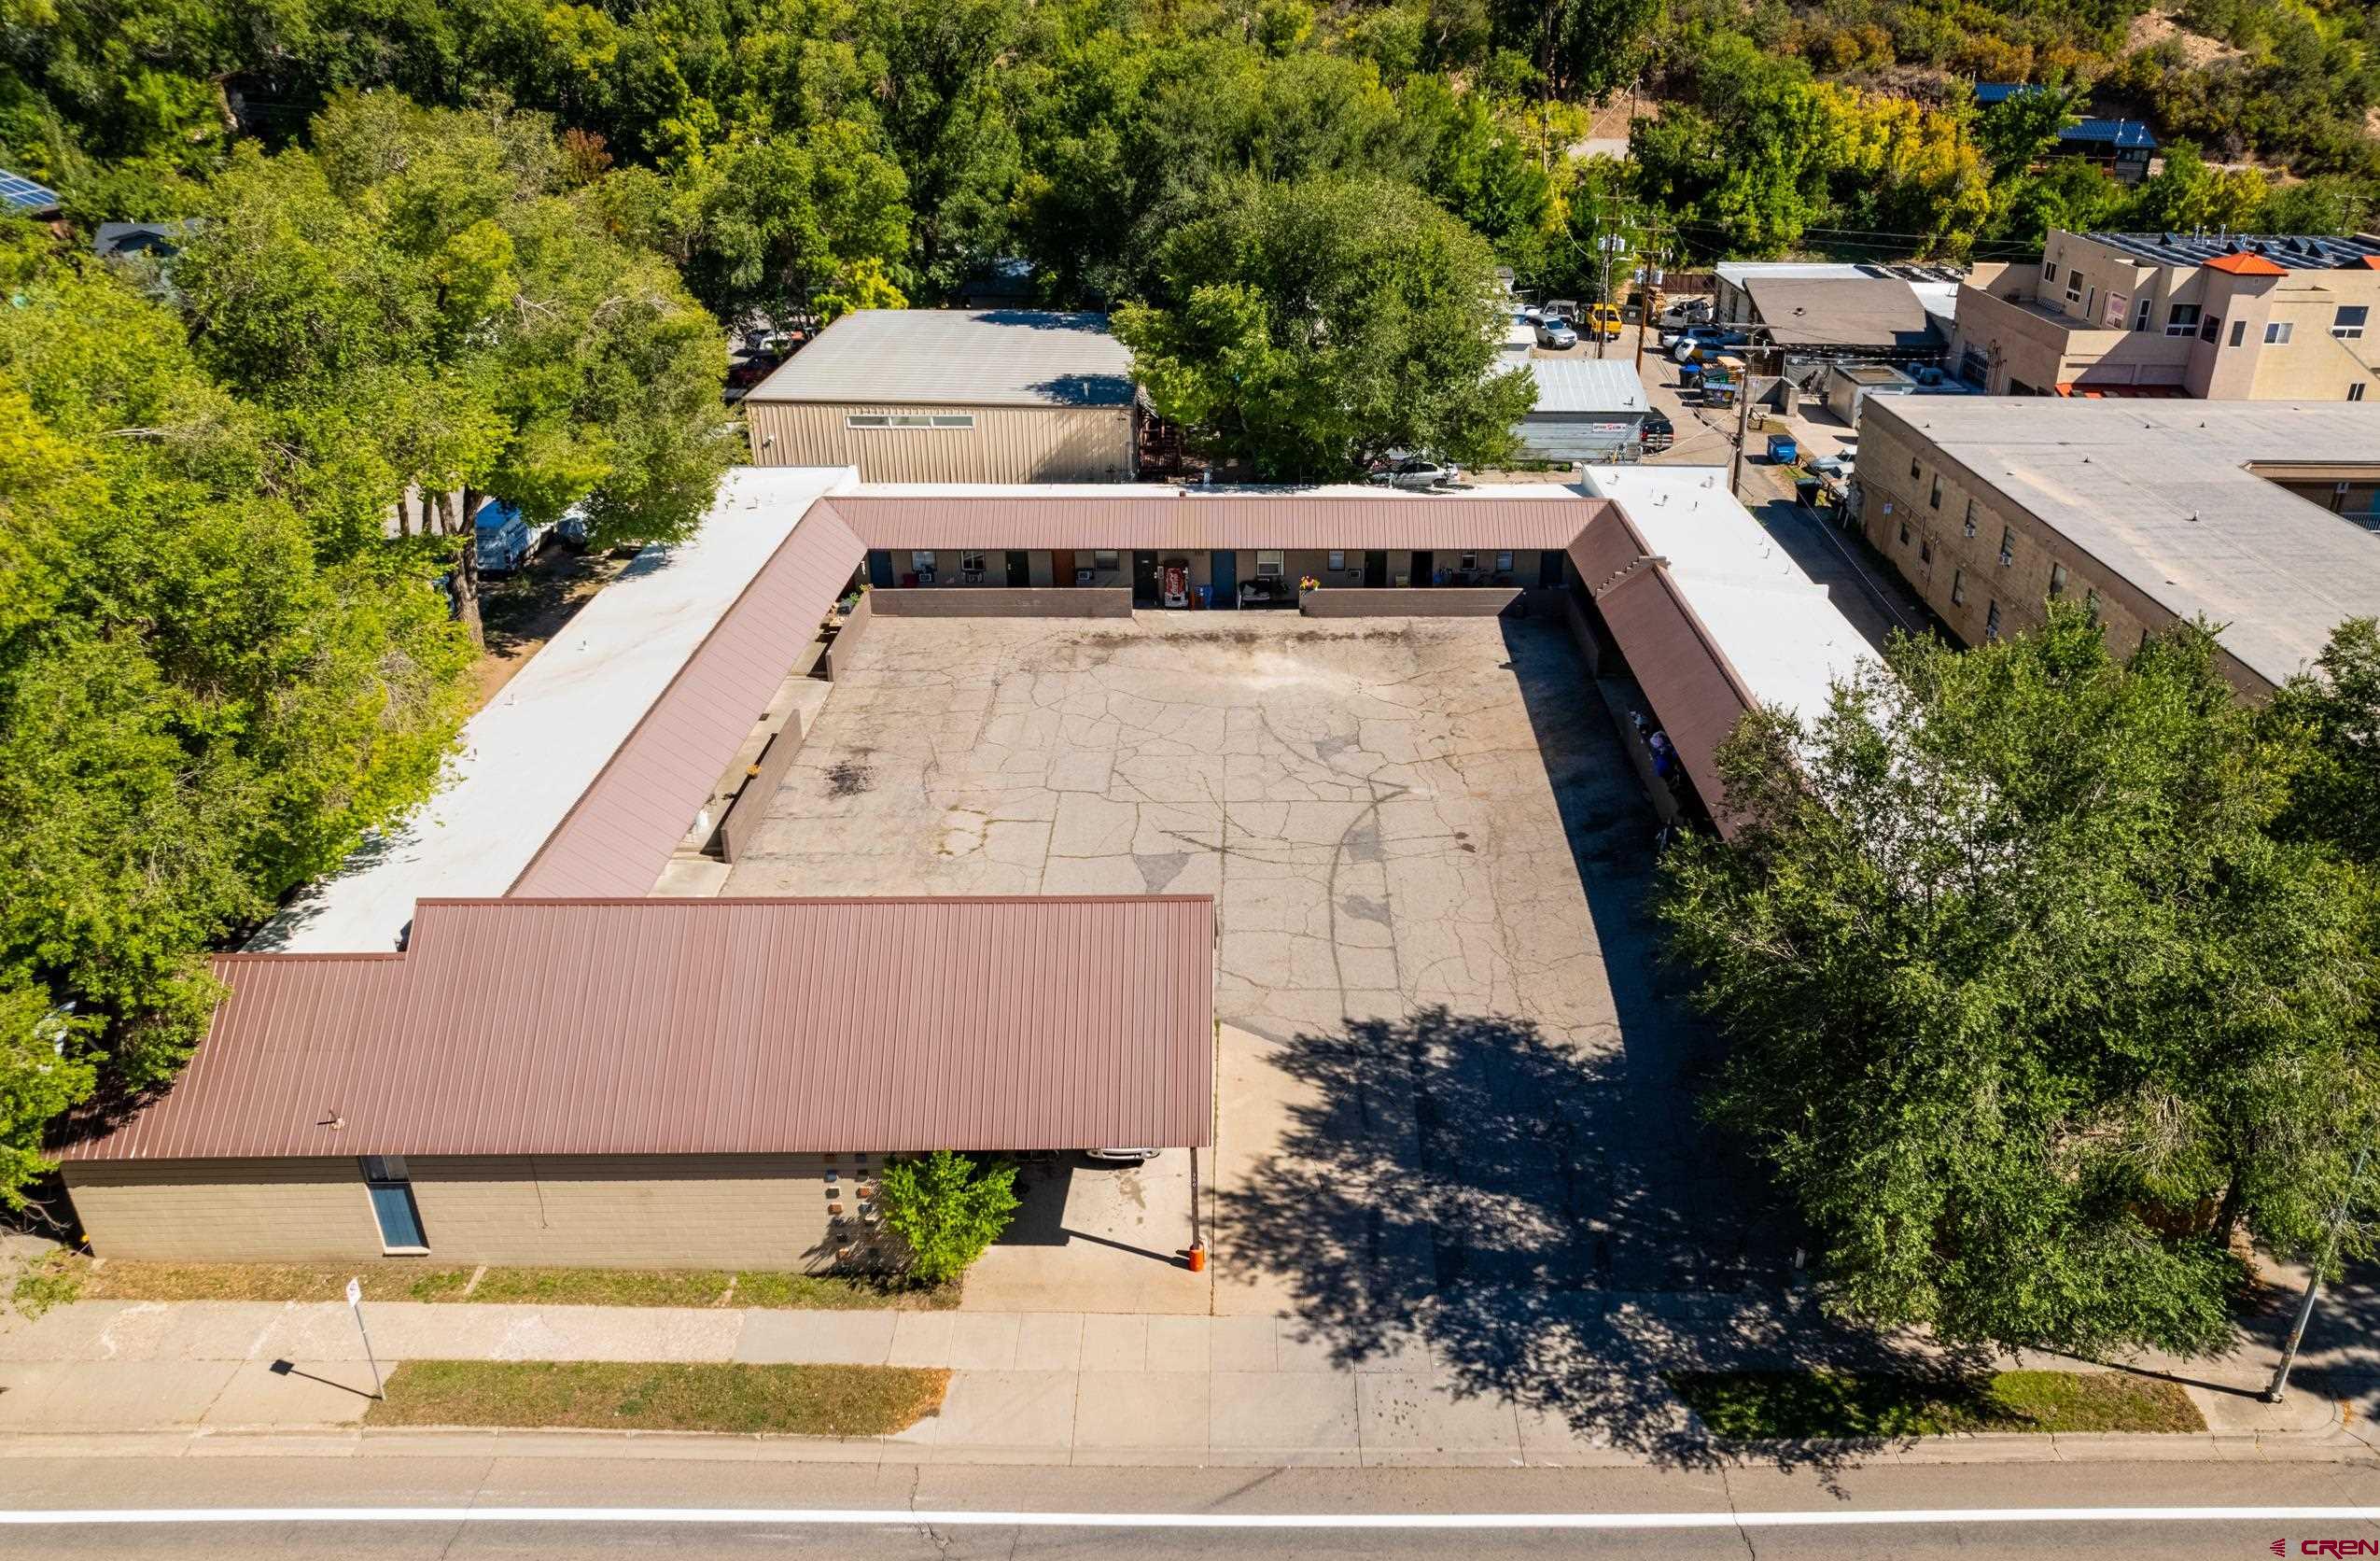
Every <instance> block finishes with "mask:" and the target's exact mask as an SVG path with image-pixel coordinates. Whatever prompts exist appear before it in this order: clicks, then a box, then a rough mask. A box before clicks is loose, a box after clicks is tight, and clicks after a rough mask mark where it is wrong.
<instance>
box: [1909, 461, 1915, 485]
mask: <svg viewBox="0 0 2380 1561" xmlns="http://www.w3.org/2000/svg"><path fill="white" fill-rule="evenodd" d="M1909 480H1910V481H1911V482H1912V483H1913V482H1915V481H1917V457H1915V456H1911V457H1909Z"/></svg>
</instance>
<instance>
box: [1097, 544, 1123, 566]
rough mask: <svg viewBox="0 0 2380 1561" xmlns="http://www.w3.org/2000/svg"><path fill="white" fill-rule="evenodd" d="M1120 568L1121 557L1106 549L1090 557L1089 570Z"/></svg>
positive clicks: (1101, 549)
mask: <svg viewBox="0 0 2380 1561" xmlns="http://www.w3.org/2000/svg"><path fill="white" fill-rule="evenodd" d="M1120 567H1121V555H1118V554H1116V553H1113V552H1112V551H1110V550H1109V549H1107V548H1100V549H1099V550H1098V551H1096V552H1094V553H1093V554H1092V555H1091V568H1093V569H1095V570H1113V569H1117V568H1120Z"/></svg>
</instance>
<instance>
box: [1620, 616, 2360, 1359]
mask: <svg viewBox="0 0 2380 1561" xmlns="http://www.w3.org/2000/svg"><path fill="white" fill-rule="evenodd" d="M2301 697H2302V698H2305V699H2311V698H2313V695H2312V694H2311V693H2310V692H2308V693H2306V694H2303V695H2302V696H2301ZM2365 730H2366V732H2367V734H2368V730H2369V729H2368V728H2365ZM2308 737H2309V727H2308V725H2307V724H2306V722H2305V721H2304V720H2303V719H2302V718H2301V717H2300V716H2299V715H2298V714H2296V713H2294V712H2292V711H2291V710H2288V709H2282V710H2275V711H2274V712H2270V713H2266V714H2259V713H2258V712H2255V711H2252V710H2248V709H2247V708H2246V707H2244V706H2243V705H2242V704H2241V703H2240V702H2239V701H2238V700H2237V698H2236V697H2235V696H2234V695H2233V692H2232V691H2231V689H2230V688H2229V686H2228V685H2227V684H2226V683H2225V682H2224V680H2223V677H2222V675H2221V673H2220V670H2219V668H2218V667H2217V665H2216V663H2215V659H2214V654H2213V650H2212V641H2211V637H2210V636H2209V635H2208V634H2207V633H2205V631H2202V630H2200V629H2196V628H2189V627H2184V628H2180V629H2177V630H2176V631H2174V632H2172V633H2169V634H2165V635H2163V636H2155V637H2151V638H2150V639H2149V640H2147V641H2146V642H2145V643H2144V644H2143V646H2142V647H2141V649H2140V651H2139V653H2138V654H2136V655H2135V657H2134V659H2133V660H2132V661H2131V662H2130V663H2129V664H2120V663H2118V662H2116V661H2115V660H2113V659H2112V658H2111V657H2110V656H2109V655H2108V654H2107V647H2106V644H2105V642H2104V640H2103V638H2102V635H2101V632H2100V629H2099V627H2098V626H2097V625H2096V624H2095V623H2094V622H2093V621H2092V620H2091V619H2090V618H2089V617H2088V616H2087V615H2086V614H2085V613H2084V612H2081V611H2079V610H2078V609H2073V608H2066V607H2060V608H2057V609H2055V610H2054V611H2053V612H2052V613H2051V621H2050V624H2049V626H2048V627H2047V629H2046V630H2045V631H2044V632H2043V633H2041V634H2039V635H2037V636H2030V637H2023V638H2018V639H2015V640H2005V641H2002V642H1999V643H1996V644H1993V645H1987V646H1983V647H1980V648H1978V649H1976V650H1974V651H1970V652H1966V653H1959V652H1954V651H1952V650H1949V649H1947V648H1945V647H1942V646H1940V645H1939V644H1936V643H1932V642H1925V643H1919V642H1916V641H1905V642H1903V643H1902V644H1901V645H1900V646H1899V648H1898V650H1897V654H1896V655H1895V657H1894V665H1893V668H1892V669H1891V670H1889V671H1887V670H1883V669H1878V670H1876V671H1874V672H1873V673H1872V674H1871V675H1869V676H1867V677H1864V678H1862V679H1860V680H1858V681H1856V682H1854V683H1853V684H1851V685H1850V686H1847V687H1844V688H1841V689H1840V690H1839V691H1838V692H1837V694H1836V696H1835V697H1834V699H1833V701H1832V703H1831V705H1830V706H1829V708H1828V709H1827V710H1825V711H1824V712H1822V713H1821V714H1819V716H1818V717H1817V719H1816V720H1814V721H1813V723H1812V724H1810V725H1809V726H1808V727H1807V728H1802V727H1799V726H1798V725H1797V724H1796V723H1795V722H1794V721H1793V720H1792V719H1791V718H1789V717H1785V716H1781V715H1776V714H1771V715H1767V716H1763V717H1755V718H1751V719H1749V720H1747V723H1746V725H1745V729H1744V730H1743V732H1741V733H1740V734H1739V735H1738V736H1737V738H1735V740H1734V741H1733V742H1732V743H1731V744H1730V745H1729V748H1728V749H1727V750H1726V751H1725V752H1724V754H1723V761H1722V763H1723V768H1724V771H1725V774H1726V780H1727V786H1728V796H1729V802H1730V805H1731V806H1733V807H1734V808H1736V809H1740V810H1741V811H1742V813H1743V815H1744V816H1745V818H1746V821H1747V822H1746V826H1745V828H1744V830H1743V833H1742V835H1741V836H1740V837H1739V838H1738V839H1737V840H1736V841H1735V842H1733V843H1732V844H1728V843H1723V842H1720V841H1718V840H1716V839H1707V838H1704V839H1693V840H1689V841H1687V843H1686V845H1685V846H1684V847H1683V848H1682V849H1680V850H1678V851H1674V852H1673V853H1672V854H1671V855H1670V856H1669V857H1668V858H1667V859H1666V863H1665V867H1666V872H1665V878H1666V880H1667V893H1666V897H1665V900H1664V903H1663V910H1662V914H1663V916H1664V919H1665V920H1666V921H1667V923H1668V924H1669V926H1670V928H1671V929H1672V931H1673V935H1674V936H1675V939H1676V947H1677V949H1678V951H1679V953H1680V954H1681V955H1682V956H1683V957H1684V958H1685V959H1686V960H1687V962H1689V963H1690V964H1691V966H1692V967H1693V968H1694V970H1695V971H1696V972H1697V973H1698V975H1699V977H1700V978H1701V989H1700V990H1701V1001H1702V1002H1703V1003H1704V1004H1705V1005H1706V1006H1708V1007H1709V1009H1710V1010H1711V1011H1712V1012H1713V1013H1714V1014H1715V1015H1716V1016H1717V1017H1718V1019H1719V1020H1721V1022H1722V1023H1723V1024H1724V1025H1725V1027H1726V1029H1727V1031H1728V1033H1729V1035H1730V1036H1731V1037H1732V1039H1733V1042H1734V1048H1733V1052H1732V1055H1731V1058H1730V1060H1729V1064H1728V1067H1727V1070H1726V1074H1725V1077H1724V1079H1723V1081H1722V1082H1721V1084H1720V1085H1719V1086H1718V1088H1717V1090H1716V1091H1715V1095H1714V1097H1713V1102H1712V1104H1713V1107H1714V1110H1715V1116H1716V1117H1717V1118H1718V1119H1719V1120H1720V1121H1722V1122H1723V1123H1725V1124H1726V1125H1728V1126H1729V1127H1730V1128H1732V1129H1733V1130H1735V1131H1737V1132H1742V1133H1743V1135H1744V1137H1745V1139H1746V1141H1747V1142H1748V1143H1749V1144H1751V1145H1752V1146H1754V1147H1755V1148H1756V1149H1757V1151H1758V1152H1759V1153H1761V1154H1762V1155H1764V1156H1765V1157H1766V1158H1767V1159H1768V1160H1770V1161H1771V1163H1772V1164H1773V1165H1774V1166H1775V1167H1776V1169H1777V1172H1778V1174H1780V1176H1781V1177H1782V1178H1783V1179H1784V1181H1785V1185H1786V1186H1787V1187H1788V1188H1790V1189H1791V1190H1792V1192H1793V1193H1794V1194H1795V1195H1796V1196H1797V1198H1798V1199H1799V1202H1800V1204H1801V1206H1802V1208H1803V1209H1804V1211H1805V1212H1806V1213H1807V1214H1808V1216H1810V1218H1811V1220H1812V1221H1813V1225H1814V1226H1815V1227H1816V1228H1817V1230H1818V1231H1819V1232H1820V1233H1821V1235H1822V1237H1823V1239H1824V1240H1825V1242H1826V1244H1827V1251H1826V1268H1827V1280H1828V1283H1829V1284H1830V1286H1831V1287H1832V1288H1833V1292H1834V1294H1835V1296H1836V1297H1837V1299H1838V1301H1840V1303H1841V1304H1842V1305H1843V1306H1844V1307H1845V1308H1847V1309H1848V1310H1850V1311H1852V1312H1854V1313H1855V1314H1857V1315H1861V1316H1864V1317H1867V1318H1870V1319H1876V1320H1881V1321H1885V1322H1892V1323H1912V1324H1924V1325H1926V1326H1929V1327H1931V1328H1932V1329H1936V1330H1937V1331H1938V1332H1939V1334H1941V1335H1942V1336H1944V1337H1946V1338H1950V1339H1953V1340H1960V1341H1968V1342H1981V1343H1991V1344H1996V1345H2002V1346H2009V1347H2014V1346H2023V1345H2041V1344H2047V1345H2051V1346H2054V1347H2058V1348H2062V1349H2067V1350H2074V1351H2081V1352H2096V1351H2101V1350H2106V1349H2109V1348H2114V1347H2120V1346H2125V1345H2141V1344H2146V1345H2153V1346H2158V1347H2163V1348H2169V1349H2177V1350H2197V1349H2205V1348H2210V1347H2214V1346H2217V1345H2219V1344H2220V1343H2223V1342H2225V1341H2226V1340H2227V1339H2228V1338H2229V1336H2230V1328H2231V1322H2230V1309H2229V1308H2230V1302H2231V1300H2232V1297H2233V1288H2234V1287H2235V1285H2236V1283H2237V1281H2238V1278H2239V1268H2238V1264H2237V1262H2236V1260H2235V1259H2234V1258H2233V1251H2232V1246H2231V1241H2232V1238H2233V1233H2234V1231H2235V1230H2237V1231H2245V1232H2247V1233H2248V1234H2251V1235H2253V1236H2254V1237H2255V1238H2256V1239H2257V1240H2259V1241H2261V1242H2263V1243H2265V1244H2268V1245H2271V1246H2272V1247H2274V1248H2275V1249H2277V1250H2280V1251H2283V1252H2291V1253H2303V1252H2305V1251H2308V1250H2310V1249H2314V1248H2316V1247H2317V1246H2318V1245H2319V1239H2320V1235H2321V1232H2322V1230H2323V1227H2324V1224H2325V1219H2326V1216H2327V1214H2328V1212H2329V1210H2330V1209H2331V1207H2332V1206H2333V1204H2334V1202H2335V1201H2336V1200H2337V1198H2338V1197H2339V1196H2340V1195H2341V1193H2342V1191H2343V1188H2344V1186H2345V1180H2346V1177H2347V1172H2348V1164H2349V1162H2350V1160H2351V1158H2352V1150H2353V1146H2354V1145H2355V1144H2356V1143H2357V1142H2359V1141H2360V1139H2361V1138H2362V1137H2364V1136H2366V1135H2368V1134H2369V1133H2370V1132H2372V1131H2373V1127H2374V1124H2375V1121H2380V1117H2376V1116H2375V1107H2380V1074H2376V1073H2375V1062H2376V1061H2380V1059H2375V1054H2374V1048H2373V1034H2372V1033H2371V1030H2370V1028H2369V1022H2368V1018H2367V1009H2366V1006H2365V1005H2366V1002H2367V1000H2368V997H2369V995H2370V994H2369V990H2368V989H2369V985H2370V980H2371V976H2372V960H2373V948H2372V945H2371V943H2370V942H2369V940H2368V931H2369V922H2368V917H2367V914H2366V907H2367V903H2368V892H2367V888H2366V883H2365V880H2364V879H2362V878H2361V877H2360V876H2359V873H2358V871H2357V869H2356V868H2355V867H2354V866H2353V865H2350V864H2346V863H2344V862H2342V861H2340V860H2338V859H2337V858H2336V857H2335V856H2334V855H2333V854H2332V853H2331V851H2328V850H2327V849H2326V848H2325V847H2324V846H2323V845H2322V844H2321V843H2320V842H2318V841H2315V840H2309V839H2301V838H2292V837H2290V832H2289V830H2287V829H2285V828H2284V827H2283V821H2284V820H2285V818H2287V817H2288V816H2289V809H2290V808H2291V803H2292V796H2293V792H2292V787H2293V785H2295V784H2298V783H2300V782H2302V781H2303V780H2304V779H2305V776H2306V772H2305V764H2306V759H2305V755H2306V753H2307V752H2308ZM2352 765H2353V761H2352V760H2351V759H2350V760H2346V761H2343V762H2342V765H2341V766H2340V767H2341V769H2342V770H2345V769H2349V768H2352ZM2365 795H2369V794H2365ZM2317 813H2319V814H2320V815H2321V816H2323V817H2326V818H2327V817H2333V816H2335V815H2333V814H2332V813H2331V810H2330V809H2327V808H2317Z"/></svg>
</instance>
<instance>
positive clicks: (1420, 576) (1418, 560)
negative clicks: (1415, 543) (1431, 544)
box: [1412, 547, 1437, 586]
mask: <svg viewBox="0 0 2380 1561" xmlns="http://www.w3.org/2000/svg"><path fill="white" fill-rule="evenodd" d="M1436 567H1437V555H1435V554H1433V553H1431V552H1430V551H1429V550H1428V549H1427V548H1420V547H1417V548H1415V549H1414V550H1413V574H1412V582H1413V584H1415V585H1417V586H1419V585H1428V584H1433V582H1432V581H1431V579H1430V573H1431V571H1432V570H1435V568H1436Z"/></svg>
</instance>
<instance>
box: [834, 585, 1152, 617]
mask: <svg viewBox="0 0 2380 1561" xmlns="http://www.w3.org/2000/svg"><path fill="white" fill-rule="evenodd" d="M868 595H869V596H870V597H871V598H874V601H873V603H872V607H871V611H873V612H877V613H880V614H883V615H884V616H886V617H900V618H1128V617H1130V616H1132V591H1131V588H1130V587H1129V586H1125V587H1122V588H1101V587H1099V586H1094V585H1084V586H1053V587H1050V588H1047V589H1039V588H1036V587H1033V586H1025V587H1022V588H1017V589H1007V588H1002V589H1000V590H972V591H971V590H949V591H945V590H943V589H940V588H939V587H936V588H933V589H924V588H919V589H916V590H907V591H903V590H899V589H893V590H877V591H871V592H869V593H868Z"/></svg>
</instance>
